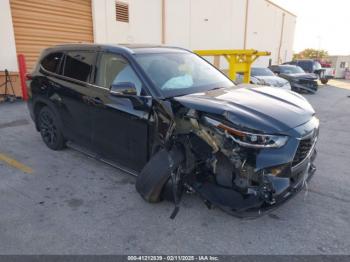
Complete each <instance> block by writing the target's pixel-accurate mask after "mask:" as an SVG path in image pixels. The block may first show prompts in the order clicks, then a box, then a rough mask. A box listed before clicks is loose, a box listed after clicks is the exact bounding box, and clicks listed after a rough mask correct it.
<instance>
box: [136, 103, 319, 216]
mask: <svg viewBox="0 0 350 262" xmlns="http://www.w3.org/2000/svg"><path fill="white" fill-rule="evenodd" d="M168 108H169V107H168ZM174 111H175V110H174ZM168 113H169V111H168ZM155 115H156V117H155V122H156V127H157V129H158V131H157V132H155V133H156V134H157V135H159V137H157V138H155V139H154V140H158V141H159V144H158V145H157V146H156V147H157V149H156V150H154V151H153V157H152V158H151V159H150V161H149V162H148V163H147V164H146V166H145V168H144V169H143V170H142V171H141V173H140V175H139V176H138V178H137V183H136V189H137V191H138V192H139V193H140V194H141V196H142V197H143V198H144V199H145V200H146V201H148V202H158V201H161V200H162V199H167V200H171V201H173V202H174V203H175V209H174V212H173V213H172V214H171V218H174V217H175V216H176V214H177V212H178V211H179V204H180V200H181V196H182V194H184V193H186V192H188V193H197V194H198V195H199V196H200V197H201V198H202V199H203V201H204V203H205V204H206V206H207V207H208V208H211V207H212V206H217V207H219V208H221V209H222V210H224V211H226V212H228V213H230V214H232V215H235V216H238V217H256V216H259V215H261V214H263V213H265V212H266V211H268V210H270V209H272V208H274V207H277V206H278V204H280V203H282V202H284V200H287V199H289V198H290V196H292V195H294V193H296V192H298V191H300V190H301V189H302V188H303V187H304V186H305V185H306V183H307V181H308V180H309V179H310V178H311V176H312V175H313V173H314V172H315V170H316V168H315V166H314V165H313V163H312V162H313V160H314V158H315V156H316V151H315V148H314V146H315V143H316V140H317V133H316V132H317V131H315V130H314V127H315V125H317V130H318V120H317V121H316V120H313V122H317V123H313V124H312V128H311V130H312V141H311V145H310V147H308V148H305V149H303V150H304V151H305V150H307V154H306V155H304V158H303V159H302V160H303V161H302V162H305V163H301V162H300V163H298V166H297V169H295V167H296V165H295V166H293V159H294V158H293V157H294V156H295V154H296V152H295V149H296V148H295V147H298V145H297V144H296V143H292V144H293V145H289V146H288V145H287V144H288V143H287V141H284V140H287V136H285V137H282V138H274V137H273V136H268V135H264V134H259V135H255V134H254V133H253V130H249V131H247V132H242V131H240V130H242V129H241V128H240V130H239V129H236V128H235V127H233V125H232V123H230V122H229V120H228V119H229V118H230V116H229V115H230V114H229V112H224V113H223V114H222V116H218V115H215V114H208V113H206V112H201V111H197V110H195V109H193V108H191V109H188V108H187V107H182V106H180V105H178V106H177V107H176V113H173V112H170V113H169V114H168V115H167V114H162V113H160V112H157V113H156V114H155ZM314 124H315V125H314ZM308 126H310V123H309V124H308ZM247 134H248V135H249V136H248V135H247ZM303 136H304V134H303ZM295 142H296V141H295ZM289 143H291V141H289ZM282 147H284V151H285V152H288V153H287V154H286V153H283V155H284V158H285V159H283V160H282V162H283V163H279V162H281V161H278V160H277V161H272V162H275V163H273V164H272V163H269V161H271V159H269V161H264V158H265V157H267V158H269V155H270V154H271V152H273V150H276V153H278V151H281V148H282ZM292 147H294V148H292ZM293 150H294V151H293ZM304 151H303V153H304V154H305V152H304ZM280 160H281V159H280ZM301 164H302V167H301Z"/></svg>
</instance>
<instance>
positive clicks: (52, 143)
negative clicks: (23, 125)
mask: <svg viewBox="0 0 350 262" xmlns="http://www.w3.org/2000/svg"><path fill="white" fill-rule="evenodd" d="M38 127H39V131H40V134H41V138H42V139H43V141H44V143H45V144H46V145H47V147H48V148H50V149H52V150H61V149H63V148H64V146H65V140H64V137H63V135H62V131H61V129H60V127H59V122H58V118H57V116H56V115H55V113H54V112H53V111H52V110H51V109H50V108H48V107H46V106H45V107H43V108H42V109H41V110H40V111H39V114H38Z"/></svg>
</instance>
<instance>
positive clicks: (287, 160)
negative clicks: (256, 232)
mask: <svg viewBox="0 0 350 262" xmlns="http://www.w3.org/2000/svg"><path fill="white" fill-rule="evenodd" d="M28 85H29V94H30V99H29V102H28V106H29V110H30V113H31V116H32V118H33V120H34V122H35V125H36V128H37V130H38V131H40V133H41V136H42V138H43V140H44V142H45V143H46V145H47V146H48V147H49V148H51V149H53V150H59V149H62V148H64V146H65V145H66V143H68V142H69V145H72V146H76V147H75V148H79V149H80V150H82V151H84V152H87V153H89V154H90V155H94V156H95V157H96V158H98V159H101V160H103V161H106V162H108V163H110V164H113V165H115V166H117V167H120V168H123V170H126V171H127V172H129V173H131V174H134V175H136V176H137V181H136V189H137V191H138V192H139V193H140V194H141V196H142V197H143V198H144V199H145V200H147V201H149V202H157V201H160V200H162V199H170V200H172V201H174V202H175V204H176V205H178V204H179V201H180V197H181V194H182V193H183V192H188V191H191V192H196V193H198V194H199V195H200V196H201V197H202V198H203V199H204V200H205V202H206V204H207V205H216V206H219V207H220V208H222V209H224V210H226V211H228V212H230V213H232V214H236V215H247V214H250V215H251V214H254V215H260V214H262V213H263V212H262V211H266V210H269V209H271V208H273V207H276V206H278V205H279V204H280V203H283V202H284V201H285V200H287V199H289V198H290V197H291V196H293V195H294V194H295V193H296V192H298V191H299V190H300V189H302V188H303V186H304V185H305V184H306V181H307V180H308V179H310V177H311V176H312V174H313V172H314V171H315V167H314V165H313V159H314V158H315V152H316V151H315V144H316V141H317V136H318V125H319V121H318V119H317V118H316V117H315V112H314V110H313V108H312V107H311V105H310V104H309V103H308V102H307V101H306V100H305V99H304V98H303V97H302V96H300V95H298V94H296V93H294V92H290V91H285V90H276V89H275V88H272V87H261V86H260V87H258V88H255V87H254V86H252V85H246V86H244V85H243V87H242V88H238V87H236V86H235V85H234V84H233V83H232V81H230V80H229V79H228V78H227V77H226V76H225V75H224V74H222V73H221V72H220V71H218V70H217V69H216V68H215V67H213V66H212V65H211V64H209V63H208V62H207V61H205V60H204V59H202V58H201V57H199V56H197V55H195V54H193V53H192V52H190V51H187V50H184V49H180V48H170V47H158V46H120V45H119V46H117V45H115V46H114V45H82V44H77V45H61V46H56V47H53V48H48V49H46V50H44V51H43V52H42V54H41V57H40V59H39V63H38V64H37V66H36V68H35V69H34V71H33V72H32V74H31V76H30V80H29V81H28ZM177 210H178V208H176V209H175V211H177ZM175 214H176V212H175V213H173V216H172V217H174V216H175Z"/></svg>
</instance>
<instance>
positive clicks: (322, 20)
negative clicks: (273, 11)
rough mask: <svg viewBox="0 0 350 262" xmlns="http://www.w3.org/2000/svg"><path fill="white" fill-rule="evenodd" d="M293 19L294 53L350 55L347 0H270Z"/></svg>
mask: <svg viewBox="0 0 350 262" xmlns="http://www.w3.org/2000/svg"><path fill="white" fill-rule="evenodd" d="M272 1H273V2H274V3H276V4H278V5H280V6H281V7H283V8H285V9H287V10H288V11H290V12H292V13H294V14H296V15H297V24H296V28H295V38H294V52H300V51H301V50H303V49H305V48H316V49H319V48H320V49H325V50H327V51H328V52H329V54H330V55H350V0H272Z"/></svg>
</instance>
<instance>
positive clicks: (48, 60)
mask: <svg viewBox="0 0 350 262" xmlns="http://www.w3.org/2000/svg"><path fill="white" fill-rule="evenodd" d="M62 56H63V54H62V53H51V54H49V55H47V56H46V57H44V59H43V60H42V62H41V65H42V67H43V68H44V69H45V70H47V71H49V72H53V73H56V72H57V68H58V67H59V65H60V61H61V59H62Z"/></svg>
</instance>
